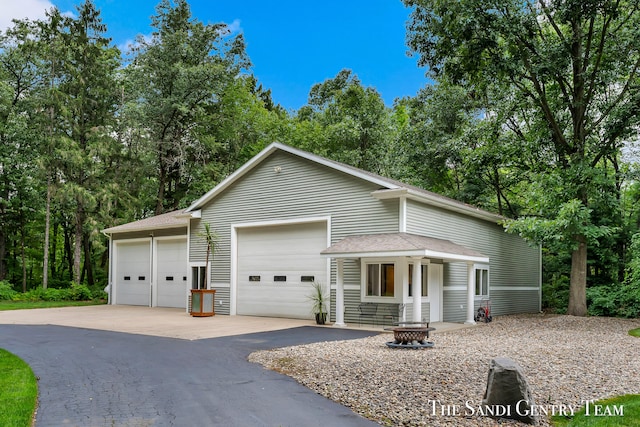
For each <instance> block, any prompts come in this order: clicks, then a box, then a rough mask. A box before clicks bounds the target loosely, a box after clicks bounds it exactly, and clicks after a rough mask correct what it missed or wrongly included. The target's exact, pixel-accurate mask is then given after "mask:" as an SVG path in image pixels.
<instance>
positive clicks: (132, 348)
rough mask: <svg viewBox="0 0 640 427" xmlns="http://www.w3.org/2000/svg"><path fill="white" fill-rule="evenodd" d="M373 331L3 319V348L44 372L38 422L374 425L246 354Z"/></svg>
mask: <svg viewBox="0 0 640 427" xmlns="http://www.w3.org/2000/svg"><path fill="white" fill-rule="evenodd" d="M375 334H376V333H375V332H367V331H355V330H344V329H329V328H316V327H300V328H293V329H287V330H280V331H274V332H261V333H255V334H247V335H237V336H230V337H221V338H212V339H204V340H198V341H186V340H181V339H173V338H162V337H153V336H146V335H133V334H124V333H119V332H110V331H100V330H89V329H79V328H69V327H63V326H25V325H0V347H1V348H4V349H6V350H8V351H10V352H12V353H14V354H16V355H18V356H19V357H21V358H22V359H24V360H25V361H26V362H27V363H29V365H30V366H31V368H32V369H33V371H34V373H35V375H36V376H38V377H39V378H40V380H39V408H38V412H37V417H36V418H37V421H36V427H44V426H56V427H59V426H82V427H84V426H90V427H94V426H96V427H97V426H110V427H111V426H189V425H200V426H274V427H276V426H301V427H303V426H327V425H330V426H375V425H378V424H376V423H374V422H372V421H369V420H366V419H364V418H362V417H360V416H359V415H357V414H355V413H353V412H352V411H351V410H350V409H348V408H345V407H344V406H342V405H339V404H337V403H335V402H332V401H330V400H329V399H326V398H324V397H322V396H320V395H318V394H316V393H314V392H313V391H311V390H309V389H307V388H306V387H304V386H301V385H299V384H298V383H296V382H295V381H294V380H292V379H290V378H289V377H286V376H284V375H281V374H278V373H276V372H272V371H268V370H265V369H263V368H262V366H260V365H257V364H253V363H249V362H248V361H247V356H248V355H249V354H250V353H251V352H253V351H256V350H264V349H270V348H278V347H286V346H290V345H298V344H306V343H312V342H320V341H334V340H345V339H356V338H363V337H367V336H371V335H375Z"/></svg>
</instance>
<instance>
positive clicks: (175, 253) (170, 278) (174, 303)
mask: <svg viewBox="0 0 640 427" xmlns="http://www.w3.org/2000/svg"><path fill="white" fill-rule="evenodd" d="M156 243H157V245H156V250H157V262H158V268H157V276H156V277H157V278H156V283H157V284H158V286H157V292H158V300H157V303H156V304H157V306H158V307H179V308H185V307H186V295H187V239H170V240H157V241H156Z"/></svg>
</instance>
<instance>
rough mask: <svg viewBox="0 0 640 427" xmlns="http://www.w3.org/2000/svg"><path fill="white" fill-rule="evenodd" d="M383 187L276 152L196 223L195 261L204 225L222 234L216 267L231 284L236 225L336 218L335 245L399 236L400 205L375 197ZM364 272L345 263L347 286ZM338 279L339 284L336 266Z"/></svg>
mask: <svg viewBox="0 0 640 427" xmlns="http://www.w3.org/2000/svg"><path fill="white" fill-rule="evenodd" d="M276 166H277V167H279V170H280V172H279V173H276V172H275V170H274V168H276ZM378 189H379V187H378V186H376V185H374V184H371V183H369V182H366V181H363V180H361V179H358V178H355V177H352V176H350V175H347V174H343V173H341V172H338V171H336V170H333V169H331V168H328V167H326V166H323V165H320V164H317V163H315V162H311V161H309V160H306V159H303V158H300V157H298V156H295V155H293V154H290V153H285V152H276V153H274V154H272V155H271V156H269V157H267V158H266V159H264V160H263V161H262V163H261V164H259V165H257V166H256V167H255V168H254V169H253V170H251V171H249V172H248V173H247V174H246V175H245V176H243V177H241V178H240V179H238V180H237V181H236V182H235V183H233V184H232V185H231V186H230V187H229V188H227V189H226V190H224V191H223V192H222V193H221V194H219V195H217V196H216V198H215V199H214V200H213V201H212V202H210V203H209V204H207V205H206V206H205V207H204V208H203V209H202V219H200V220H192V222H191V247H190V253H189V260H190V261H191V262H196V261H204V259H205V251H206V246H205V244H204V241H203V239H202V238H201V237H199V236H198V234H199V233H201V232H202V230H203V227H204V226H203V224H204V222H208V223H209V224H211V229H212V230H214V231H215V232H216V233H217V234H218V236H219V240H218V244H217V247H216V252H215V258H214V261H213V268H212V280H213V282H216V283H229V282H230V264H231V256H230V246H231V225H232V224H239V223H251V222H260V221H282V220H291V219H299V218H310V217H331V242H332V243H335V242H337V241H339V240H341V239H343V238H345V237H346V236H349V235H353V234H367V233H389V232H396V231H398V203H397V201H380V200H377V199H375V198H374V197H372V196H371V192H372V191H375V190H378ZM334 264H335V263H334ZM359 268H360V267H359V265H358V266H356V265H355V263H350V262H345V285H357V286H360V274H359ZM332 279H333V282H334V283H335V266H332ZM358 298H359V294H358Z"/></svg>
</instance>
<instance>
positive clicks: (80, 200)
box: [54, 0, 120, 284]
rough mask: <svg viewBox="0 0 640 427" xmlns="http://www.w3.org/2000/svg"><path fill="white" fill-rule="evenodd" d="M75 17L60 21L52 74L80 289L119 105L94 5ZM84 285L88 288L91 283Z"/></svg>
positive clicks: (115, 64)
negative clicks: (56, 62) (58, 48)
mask: <svg viewBox="0 0 640 427" xmlns="http://www.w3.org/2000/svg"><path fill="white" fill-rule="evenodd" d="M77 11H78V16H77V18H71V17H66V18H65V19H64V22H63V25H64V30H63V32H62V34H61V35H60V36H61V38H62V41H63V43H64V44H63V45H62V46H61V51H60V52H59V55H60V57H59V67H58V69H57V70H56V72H55V78H56V86H55V88H54V90H55V104H54V108H55V109H56V111H55V114H54V117H55V121H56V123H55V126H56V128H55V131H56V133H57V138H56V145H55V148H54V157H55V158H56V159H58V160H57V162H58V165H59V173H60V174H61V182H62V183H63V184H62V186H61V188H60V190H59V197H62V198H64V199H65V201H66V202H67V203H69V204H70V205H71V206H72V207H73V211H74V221H73V222H74V252H73V281H74V282H76V283H79V282H80V279H81V261H82V251H83V247H85V248H86V242H85V239H86V233H92V232H93V231H94V230H95V228H96V225H95V223H94V222H95V210H96V207H97V198H98V195H99V194H100V193H101V192H102V191H103V189H104V188H105V184H108V183H106V182H105V180H104V176H105V174H106V173H107V172H108V171H107V169H106V167H105V165H106V164H107V163H108V161H107V159H108V158H109V157H110V156H111V155H112V154H113V153H114V152H115V151H117V150H118V148H117V147H116V144H115V141H114V139H113V138H112V136H111V135H110V132H109V131H110V125H111V124H112V122H113V120H114V117H115V116H114V113H115V110H116V107H117V101H118V96H117V95H118V90H117V86H116V73H117V70H118V68H119V67H120V61H119V58H120V52H119V51H118V49H117V48H115V47H112V46H110V39H108V38H106V37H105V36H104V34H105V32H106V27H105V25H104V24H102V20H101V18H100V12H99V11H98V10H97V9H96V7H95V5H94V4H93V2H91V1H89V0H88V1H86V2H85V3H83V4H82V5H80V6H78V8H77ZM85 255H87V254H85ZM88 262H90V260H86V259H85V264H86V263H88ZM88 279H89V282H90V284H91V281H92V277H91V276H89V277H88Z"/></svg>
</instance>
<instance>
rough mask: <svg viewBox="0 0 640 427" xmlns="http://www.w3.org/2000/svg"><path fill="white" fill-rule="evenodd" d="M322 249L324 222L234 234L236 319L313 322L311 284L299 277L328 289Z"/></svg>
mask: <svg viewBox="0 0 640 427" xmlns="http://www.w3.org/2000/svg"><path fill="white" fill-rule="evenodd" d="M326 246H327V225H326V222H317V223H305V224H295V225H282V226H270V227H261V228H248V229H241V230H238V293H237V312H238V314H245V315H254V316H273V317H290V318H303V319H308V318H311V317H312V313H311V302H310V301H309V299H308V296H309V294H310V293H311V284H310V283H309V282H303V281H302V276H313V277H314V279H315V280H316V281H318V282H322V283H326V268H327V261H326V259H325V258H323V257H321V256H320V252H321V251H322V250H324V249H325V248H326ZM250 276H254V277H255V276H259V277H260V281H250V280H249V277H250ZM274 276H286V281H284V282H280V281H275V280H274Z"/></svg>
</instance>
